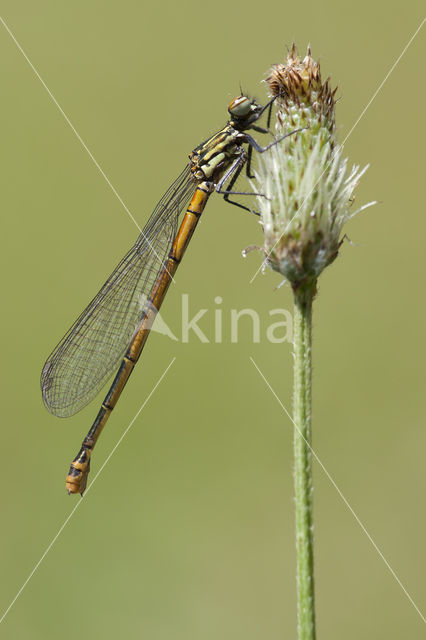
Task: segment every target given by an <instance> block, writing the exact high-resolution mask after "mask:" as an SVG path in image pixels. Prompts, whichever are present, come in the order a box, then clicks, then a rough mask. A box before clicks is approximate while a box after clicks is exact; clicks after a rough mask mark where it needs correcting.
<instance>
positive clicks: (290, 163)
mask: <svg viewBox="0 0 426 640" xmlns="http://www.w3.org/2000/svg"><path fill="white" fill-rule="evenodd" d="M266 82H267V84H268V85H269V89H270V93H271V95H272V96H276V101H275V104H276V106H277V137H281V136H282V135H285V134H289V133H291V132H292V131H294V130H295V129H300V128H304V130H303V131H301V132H299V133H296V134H294V135H291V136H289V137H288V138H286V139H285V140H284V141H283V142H281V143H278V144H276V145H274V146H272V147H271V149H269V151H267V152H265V153H264V154H261V155H259V164H258V169H257V171H256V172H255V176H256V181H257V184H255V183H253V184H252V186H253V189H254V190H255V191H256V192H258V193H259V192H260V193H262V194H264V196H266V197H262V196H259V197H258V203H259V207H260V213H261V224H262V227H263V232H264V238H265V243H264V251H265V259H266V262H267V263H268V264H269V265H270V266H271V267H272V268H273V269H274V270H276V271H278V272H280V273H281V274H283V275H284V276H285V278H286V279H287V280H288V281H289V282H290V283H291V285H292V287H293V288H295V289H297V288H298V287H300V286H303V285H305V284H310V283H312V282H313V281H314V282H315V281H316V279H317V278H318V276H319V274H320V273H321V272H322V271H323V269H325V267H326V266H327V265H329V264H330V263H331V262H333V260H335V258H336V257H337V255H338V252H339V248H340V246H341V244H342V228H343V225H344V224H345V222H347V221H348V220H349V219H350V218H351V217H353V216H354V215H355V214H356V213H358V212H359V211H360V210H361V209H358V211H355V212H351V205H352V202H353V193H354V189H355V187H356V185H357V184H358V182H359V179H360V178H361V176H362V175H363V173H364V172H365V171H366V170H367V167H364V169H362V170H360V169H359V166H354V167H352V169H351V170H349V169H348V161H347V159H346V158H343V155H342V151H343V147H342V146H340V145H339V144H338V142H337V139H336V135H335V104H336V101H335V94H336V89H334V90H332V89H331V87H330V81H329V79H327V80H326V81H325V82H323V81H322V79H321V72H320V65H319V63H318V62H315V61H314V60H313V58H312V56H311V51H310V48H309V47H308V51H307V54H306V56H305V58H304V59H303V60H300V58H299V56H298V55H297V50H296V46H295V45H294V44H293V46H292V48H291V50H290V52H289V53H288V55H287V59H286V61H285V63H284V64H275V65H273V67H272V68H271V70H270V73H269V76H268V78H267V79H266ZM370 204H374V203H370ZM366 206H369V205H366ZM364 208H365V207H362V209H364Z"/></svg>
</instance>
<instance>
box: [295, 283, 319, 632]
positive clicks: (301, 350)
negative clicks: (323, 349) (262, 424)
mask: <svg viewBox="0 0 426 640" xmlns="http://www.w3.org/2000/svg"><path fill="white" fill-rule="evenodd" d="M315 291H316V283H315V282H313V283H311V284H309V285H308V286H303V287H300V288H298V289H295V291H294V338H293V341H294V396H293V416H294V425H295V428H294V488H295V503H296V556H297V613H298V616H297V617H298V638H299V640H315V602H314V550H313V514H312V455H311V449H310V445H311V386H312V385H311V383H312V352H311V349H312V301H313V298H314V296H315Z"/></svg>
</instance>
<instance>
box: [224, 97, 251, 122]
mask: <svg viewBox="0 0 426 640" xmlns="http://www.w3.org/2000/svg"><path fill="white" fill-rule="evenodd" d="M228 111H229V113H230V114H231V116H234V118H244V117H245V116H248V114H249V113H250V111H251V102H250V100H249V99H248V98H247V97H246V96H238V98H234V99H233V100H232V101H231V102H230V103H229V107H228Z"/></svg>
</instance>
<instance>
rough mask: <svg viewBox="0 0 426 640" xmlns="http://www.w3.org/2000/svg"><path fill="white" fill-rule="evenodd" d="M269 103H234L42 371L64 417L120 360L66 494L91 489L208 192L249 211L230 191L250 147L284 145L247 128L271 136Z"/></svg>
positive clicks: (49, 398) (49, 399)
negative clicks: (100, 449) (259, 138)
mask: <svg viewBox="0 0 426 640" xmlns="http://www.w3.org/2000/svg"><path fill="white" fill-rule="evenodd" d="M272 103H273V100H271V101H270V102H269V103H268V104H267V105H266V106H265V107H262V106H260V105H259V104H257V103H256V102H255V101H254V100H250V99H249V98H247V97H246V96H243V95H241V96H239V97H237V98H235V99H234V100H232V102H231V103H230V105H229V107H228V112H229V114H230V116H231V118H230V120H229V121H228V122H227V124H226V126H225V127H224V128H223V129H221V130H220V131H219V132H218V133H216V134H214V135H213V136H212V137H210V138H208V139H207V140H206V141H205V142H203V143H202V144H200V145H199V146H198V147H196V149H194V151H193V152H192V153H191V154H190V156H189V163H188V165H187V166H186V167H185V169H184V170H183V171H182V173H181V174H180V175H179V177H178V178H177V179H176V180H175V181H174V182H173V184H172V185H171V186H170V187H169V189H168V190H167V191H166V193H165V194H164V196H163V197H162V198H161V200H160V201H159V203H158V204H157V206H156V207H155V209H154V211H153V213H152V215H151V217H150V218H149V220H148V222H147V224H146V225H145V227H144V229H143V231H142V233H141V234H140V236H139V237H138V239H137V240H136V242H135V244H134V245H133V247H132V248H131V249H130V251H129V252H128V253H127V254H126V255H125V256H124V258H123V259H122V260H121V262H120V263H119V264H118V266H117V267H116V268H115V269H114V271H113V272H112V274H111V276H110V277H109V278H108V280H107V281H106V282H105V284H104V285H103V287H102V288H101V290H100V291H99V293H98V294H97V295H96V296H95V298H93V300H92V301H91V302H90V304H89V305H88V306H87V307H86V309H85V310H84V311H83V313H82V314H81V315H80V316H79V317H78V318H77V320H76V321H75V322H74V324H73V325H72V327H71V328H70V329H69V331H68V332H67V333H66V334H65V336H64V337H63V338H62V340H61V341H60V342H59V344H58V345H57V346H56V348H55V349H54V350H53V352H52V353H51V354H50V356H49V358H48V360H47V362H46V364H45V365H44V367H43V371H42V374H41V388H42V393H43V400H44V403H45V405H46V407H47V408H48V410H49V411H50V412H51V413H53V414H55V415H56V416H60V417H65V416H70V415H73V414H74V413H76V412H77V411H80V409H82V408H83V407H84V406H85V405H86V404H87V403H88V402H90V400H92V399H93V398H94V396H95V395H96V394H97V393H98V392H99V391H100V389H101V388H102V387H103V386H104V384H105V382H106V380H107V378H108V377H109V376H110V375H111V373H112V371H113V370H114V368H115V367H116V366H117V365H118V364H119V363H120V361H121V364H120V366H119V369H118V372H117V374H116V376H115V378H114V381H113V382H112V384H111V387H110V389H109V391H108V393H107V395H106V397H105V399H104V401H103V403H102V405H101V408H100V410H99V413H98V415H97V416H96V418H95V421H94V423H93V425H92V427H91V428H90V431H89V432H88V434H87V436H86V437H85V439H84V440H83V443H82V446H81V449H80V451H79V452H78V454H77V456H76V457H75V458H74V460H73V462H72V463H71V467H70V469H69V472H68V475H67V478H66V488H67V490H68V493H81V494H83V491H84V490H85V488H86V483H87V476H88V473H89V470H90V458H91V454H92V451H93V448H94V446H95V444H96V441H97V439H98V437H99V435H100V433H101V431H102V429H103V428H104V426H105V423H106V421H107V420H108V417H109V415H110V413H111V411H112V410H113V408H114V407H115V405H116V403H117V400H118V398H119V397H120V394H121V392H122V390H123V388H124V385H125V384H126V382H127V380H128V379H129V376H130V374H131V372H132V371H133V368H134V366H135V364H136V362H137V360H138V358H139V356H140V354H141V352H142V349H143V347H144V345H145V342H146V340H147V338H148V335H149V332H150V329H151V326H152V323H153V321H154V320H155V316H156V314H157V312H158V310H159V309H160V307H161V304H162V302H163V300H164V297H165V295H166V292H167V289H168V287H169V285H170V282H171V280H172V279H173V275H174V274H175V272H176V269H177V267H178V265H179V263H180V261H181V260H182V257H183V254H184V252H185V249H186V247H187V245H188V243H189V241H190V239H191V236H192V234H193V232H194V230H195V227H196V226H197V223H198V220H199V218H200V216H201V214H202V212H203V210H204V207H205V206H206V202H207V200H208V198H209V196H210V194H211V193H212V192H213V191H216V192H218V193H222V194H223V195H224V197H225V200H227V201H228V202H230V203H231V204H236V205H237V206H239V207H241V208H243V209H247V210H249V211H250V209H249V208H248V207H246V206H245V205H242V204H240V203H238V202H233V201H231V200H229V195H231V194H232V193H238V192H235V191H232V187H233V185H234V184H235V181H236V179H237V178H238V176H239V174H240V173H241V170H242V168H243V167H244V165H246V168H247V175H250V161H251V155H252V149H255V150H256V151H258V152H259V153H263V152H264V151H266V149H268V148H269V147H271V146H272V145H273V144H276V143H277V142H279V140H275V141H273V142H272V143H271V144H269V145H267V146H266V147H261V146H260V145H259V144H258V143H257V142H256V140H254V138H252V137H251V136H250V135H249V134H248V133H247V130H249V129H253V130H255V131H258V132H259V133H267V132H268V129H262V128H260V127H258V126H257V125H256V124H255V123H256V121H257V120H258V119H259V118H260V116H261V115H262V113H263V112H264V111H265V110H266V109H267V108H268V107H269V108H271V107H272ZM269 113H270V112H269ZM268 120H269V119H268ZM291 133H296V132H291ZM288 135H289V134H288ZM284 137H285V136H284ZM281 139H282V138H280V140H281ZM243 145H248V148H247V149H246V148H245V147H244V146H243ZM228 181H229V183H228V184H227V187H226V188H224V186H225V184H226V183H227V182H228ZM240 193H241V192H240ZM188 202H189V205H188ZM184 210H186V213H185V215H184V217H183V220H182V223H181V225H180V228H179V230H178V220H179V216H180V214H181V213H182V212H183V211H184Z"/></svg>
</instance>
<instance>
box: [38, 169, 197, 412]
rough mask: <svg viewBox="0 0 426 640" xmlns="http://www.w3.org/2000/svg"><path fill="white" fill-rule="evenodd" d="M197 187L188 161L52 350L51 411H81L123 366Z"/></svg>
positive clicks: (46, 388)
mask: <svg viewBox="0 0 426 640" xmlns="http://www.w3.org/2000/svg"><path fill="white" fill-rule="evenodd" d="M194 187H195V185H194V180H193V178H192V174H191V170H190V168H189V166H187V167H186V168H185V170H184V171H183V172H182V173H181V174H180V176H179V177H178V178H177V179H176V180H175V182H174V183H173V184H172V185H171V187H170V188H169V189H168V191H167V192H166V193H165V194H164V196H163V197H162V198H161V200H160V202H159V203H158V204H157V206H156V207H155V209H154V211H153V213H152V215H151V217H150V218H149V220H148V222H147V224H146V225H145V227H144V229H143V231H142V233H141V234H140V236H139V237H138V239H137V240H136V243H135V244H134V245H133V247H132V248H131V249H130V250H129V252H128V253H127V254H126V255H125V256H124V258H123V259H122V260H121V262H120V263H119V264H118V266H117V267H116V268H115V269H114V271H113V272H112V274H111V276H110V277H109V278H108V280H107V281H106V282H105V284H104V285H103V287H102V288H101V290H100V291H99V293H98V294H97V295H96V296H95V298H93V300H92V301H91V302H90V304H89V305H88V306H87V307H86V309H85V310H84V311H83V313H82V314H81V315H80V316H79V318H77V320H76V321H75V322H74V324H73V325H72V327H71V328H70V329H69V331H68V332H67V333H66V334H65V336H64V337H63V338H62V340H61V341H60V342H59V344H58V345H57V346H56V347H55V349H54V350H53V351H52V353H51V354H50V356H49V358H48V359H47V361H46V364H45V365H44V367H43V371H42V374H41V390H42V394H43V400H44V403H45V405H46V407H47V408H48V410H49V411H50V412H51V413H53V414H55V415H56V416H60V417H65V416H70V415H73V414H74V413H76V412H77V411H80V409H82V408H83V407H84V406H85V405H86V404H87V403H88V402H90V400H92V398H94V396H95V395H96V394H97V393H98V391H100V389H101V388H102V387H103V386H104V384H105V382H106V380H107V378H108V377H109V376H110V375H111V373H112V371H113V370H114V368H115V367H116V366H117V365H118V363H119V361H120V359H121V358H122V357H123V355H124V353H125V352H126V350H127V347H128V346H129V344H130V341H131V339H132V337H133V335H134V332H135V330H136V328H137V326H138V325H139V323H140V321H141V318H142V316H143V313H144V304H145V301H146V298H147V297H148V296H149V294H150V292H151V289H152V287H153V285H154V283H155V281H156V279H157V277H158V275H159V273H160V271H161V269H162V267H163V265H164V261H165V260H166V258H167V255H168V253H169V251H170V248H171V245H172V243H173V239H174V237H175V235H176V232H177V225H178V218H179V214H180V213H181V212H182V211H183V210H184V209H185V208H186V207H187V205H188V202H189V200H190V198H191V196H192V194H193V192H194Z"/></svg>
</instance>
